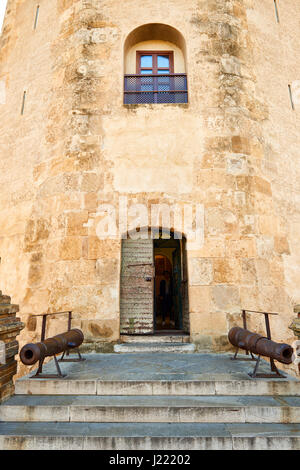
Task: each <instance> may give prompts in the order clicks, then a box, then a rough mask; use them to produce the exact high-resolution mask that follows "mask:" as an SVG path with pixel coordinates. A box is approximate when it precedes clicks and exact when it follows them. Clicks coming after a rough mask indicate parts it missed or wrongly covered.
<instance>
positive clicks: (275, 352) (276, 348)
mask: <svg viewBox="0 0 300 470" xmlns="http://www.w3.org/2000/svg"><path fill="white" fill-rule="evenodd" d="M228 339H229V341H230V343H231V344H232V345H233V346H236V347H237V348H240V349H245V350H246V351H250V352H251V353H253V354H257V355H258V356H265V357H269V358H271V359H275V360H276V361H278V362H281V363H282V364H291V363H292V362H293V360H292V356H293V352H294V351H293V348H292V347H291V346H289V345H288V344H284V343H276V342H275V341H272V340H270V339H268V338H265V337H264V336H261V335H259V334H257V333H252V332H251V331H249V330H246V329H244V328H239V327H234V328H231V330H230V331H229V333H228Z"/></svg>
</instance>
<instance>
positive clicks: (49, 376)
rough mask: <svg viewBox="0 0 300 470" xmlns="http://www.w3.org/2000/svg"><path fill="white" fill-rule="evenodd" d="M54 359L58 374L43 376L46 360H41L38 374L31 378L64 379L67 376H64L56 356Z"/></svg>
mask: <svg viewBox="0 0 300 470" xmlns="http://www.w3.org/2000/svg"><path fill="white" fill-rule="evenodd" d="M53 357H54V362H55V366H56V370H57V374H43V373H42V372H43V364H44V359H41V360H40V361H39V367H38V370H37V373H36V374H35V375H33V376H32V377H30V378H31V379H62V378H63V377H66V375H64V374H62V372H61V370H60V367H59V364H58V360H57V358H56V356H55V355H54V356H53Z"/></svg>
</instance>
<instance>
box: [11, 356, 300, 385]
mask: <svg viewBox="0 0 300 470" xmlns="http://www.w3.org/2000/svg"><path fill="white" fill-rule="evenodd" d="M85 357H86V361H84V362H71V363H67V362H65V363H60V365H61V369H62V372H63V373H64V374H67V377H66V378H67V379H68V380H95V379H98V380H104V381H115V380H116V381H122V380H137V381H138V380H140V381H143V380H147V381H151V380H161V381H163V380H166V381H194V380H196V381H199V380H200V381H202V380H203V381H207V380H209V381H212V380H216V381H230V380H243V381H244V380H250V381H252V380H253V379H251V378H250V377H249V375H248V372H252V371H253V368H254V365H255V363H254V362H252V361H249V362H248V361H232V360H231V357H232V354H202V353H201V354H176V353H153V354H149V353H148V354H147V353H145V354H134V353H131V354H87V355H85ZM259 371H260V372H267V373H269V372H270V366H269V364H268V363H267V362H265V361H261V365H260V369H259ZM43 372H44V373H49V374H52V373H56V369H55V364H54V362H53V361H51V362H50V363H48V364H46V365H45V366H44V370H43ZM31 375H33V374H32V373H31V374H29V376H31ZM285 375H286V374H285ZM287 378H288V379H289V380H293V381H295V380H297V379H296V378H294V377H291V376H288V377H287ZM26 379H28V376H25V377H23V378H22V379H20V380H19V381H20V382H21V381H22V380H26ZM268 380H272V381H273V380H276V381H280V380H282V379H268Z"/></svg>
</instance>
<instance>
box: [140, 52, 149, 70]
mask: <svg viewBox="0 0 300 470" xmlns="http://www.w3.org/2000/svg"><path fill="white" fill-rule="evenodd" d="M141 67H149V68H151V67H152V55H142V57H141Z"/></svg>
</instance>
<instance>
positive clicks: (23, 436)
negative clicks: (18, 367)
mask: <svg viewBox="0 0 300 470" xmlns="http://www.w3.org/2000/svg"><path fill="white" fill-rule="evenodd" d="M86 357H87V360H86V361H85V362H82V363H77V364H76V363H65V364H62V368H63V369H64V372H66V373H67V374H68V375H67V377H65V378H64V379H47V380H46V379H29V378H28V377H24V378H22V379H20V380H18V381H17V382H16V395H15V396H14V397H12V398H10V399H9V400H7V401H5V402H4V403H3V404H2V405H1V406H0V449H22V450H24V449H34V450H37V449H99V450H105V449H106V450H111V449H118V450H146V449H150V450H193V449H219V450H224V449H237V450H245V449H285V450H290V449H297V450H299V449H300V396H299V392H300V381H298V380H296V379H295V378H293V377H289V378H287V379H275V380H273V379H259V380H253V379H250V378H249V376H248V375H247V372H248V371H249V369H251V367H252V364H251V363H250V364H249V363H246V362H243V361H241V362H235V361H231V360H230V356H229V355H224V356H223V355H222V356H221V355H214V354H195V353H194V354H183V355H182V354H170V353H163V354H154V355H151V354H121V355H119V354H98V355H95V354H91V355H87V356H86ZM266 367H267V366H266V365H263V368H265V370H267V368H266ZM45 371H47V372H48V373H53V372H54V366H53V364H51V363H50V364H47V365H46V366H45Z"/></svg>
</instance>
